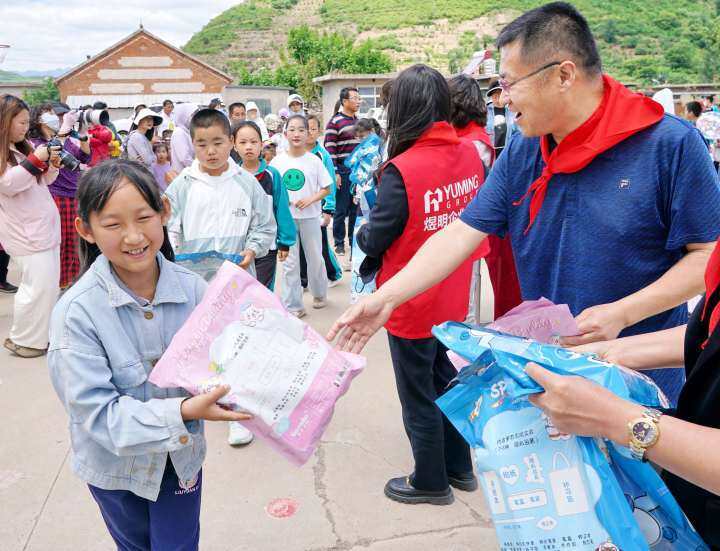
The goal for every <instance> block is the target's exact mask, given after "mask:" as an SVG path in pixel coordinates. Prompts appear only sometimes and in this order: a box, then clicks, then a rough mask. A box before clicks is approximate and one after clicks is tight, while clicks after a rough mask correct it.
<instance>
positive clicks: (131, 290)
mask: <svg viewBox="0 0 720 551" xmlns="http://www.w3.org/2000/svg"><path fill="white" fill-rule="evenodd" d="M169 212H170V208H169V204H168V202H167V200H166V199H161V198H160V194H159V191H158V189H157V186H156V184H155V182H154V180H153V176H152V174H151V173H150V172H149V171H148V170H146V169H145V168H144V167H142V166H141V165H140V164H139V163H136V162H133V161H127V160H117V161H112V162H106V163H102V164H101V165H98V166H97V167H95V168H93V169H91V170H90V171H88V172H87V173H85V174H84V175H83V176H82V178H81V180H80V185H79V188H78V215H79V216H78V218H77V219H76V220H75V227H76V229H77V231H78V233H79V234H80V236H81V238H82V240H81V242H80V257H81V262H82V271H83V275H82V276H81V278H80V279H79V280H78V282H77V283H76V284H75V285H73V287H71V288H70V290H68V291H67V292H66V293H65V295H63V297H62V299H61V300H60V301H59V302H58V304H57V306H56V307H55V309H54V311H53V315H52V321H51V327H50V350H49V355H48V365H49V368H50V376H51V379H52V383H53V385H54V387H55V391H56V392H57V394H58V396H59V397H60V400H61V401H62V403H63V405H64V406H65V409H66V410H67V412H68V414H69V417H70V433H71V440H72V450H73V458H72V469H73V471H74V472H75V473H76V474H77V475H78V476H79V477H80V478H81V479H82V480H84V481H85V482H86V483H87V484H88V487H89V490H90V493H91V494H92V496H93V498H94V499H95V501H96V502H97V504H98V506H99V507H100V511H101V513H102V516H103V519H104V520H105V523H106V525H107V528H108V530H109V532H110V535H111V536H112V537H113V539H114V540H115V543H116V544H117V547H118V549H123V550H125V549H133V550H148V551H149V550H150V549H177V550H194V549H197V548H198V540H199V534H200V525H199V517H200V494H201V486H202V473H201V466H202V462H203V459H204V458H205V448H206V445H205V438H204V436H203V425H202V423H201V422H200V420H202V419H206V420H212V421H218V420H224V421H236V420H240V419H247V418H248V416H247V415H245V414H242V413H235V412H231V411H228V410H225V409H222V408H220V406H218V405H217V404H216V402H217V400H218V399H220V398H221V397H222V396H223V395H225V394H226V393H227V391H228V390H229V388H227V387H218V388H216V389H214V390H213V391H211V392H209V393H207V394H202V395H198V396H195V397H192V398H190V397H188V394H187V393H186V392H185V391H184V390H182V389H179V388H170V389H165V388H159V387H156V386H155V385H153V384H151V383H150V382H148V375H149V373H150V372H151V371H152V369H153V366H154V365H155V363H156V362H157V360H158V359H159V358H160V356H161V355H162V354H163V352H164V351H165V350H166V349H167V347H168V346H169V344H170V341H171V340H172V338H173V335H174V334H175V333H176V332H177V330H178V329H179V328H180V327H181V326H182V325H183V323H184V322H185V320H187V318H188V317H189V316H190V313H191V312H192V311H193V309H194V308H195V306H196V305H197V304H198V303H199V302H200V300H201V298H202V295H203V293H204V291H205V288H206V284H205V282H204V281H203V280H202V278H200V277H199V276H197V275H195V274H194V273H192V272H190V271H188V270H186V269H184V268H182V267H180V266H178V265H176V264H174V263H173V262H171V259H172V249H171V247H170V243H169V240H168V235H167V230H166V229H165V227H164V224H165V223H166V221H167V218H168V216H169Z"/></svg>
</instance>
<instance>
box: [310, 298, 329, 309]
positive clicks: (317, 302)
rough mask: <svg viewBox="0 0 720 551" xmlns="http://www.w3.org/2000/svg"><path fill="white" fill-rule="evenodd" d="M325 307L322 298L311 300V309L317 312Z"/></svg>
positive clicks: (325, 304) (325, 303)
mask: <svg viewBox="0 0 720 551" xmlns="http://www.w3.org/2000/svg"><path fill="white" fill-rule="evenodd" d="M326 306H327V300H325V299H324V298H318V297H315V298H313V308H315V309H317V310H319V309H320V308H325V307H326Z"/></svg>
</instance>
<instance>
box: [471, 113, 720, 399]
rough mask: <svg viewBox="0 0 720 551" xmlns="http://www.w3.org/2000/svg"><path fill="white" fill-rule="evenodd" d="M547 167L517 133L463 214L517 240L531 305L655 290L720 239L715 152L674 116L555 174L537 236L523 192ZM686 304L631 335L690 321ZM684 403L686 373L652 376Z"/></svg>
mask: <svg viewBox="0 0 720 551" xmlns="http://www.w3.org/2000/svg"><path fill="white" fill-rule="evenodd" d="M542 168H543V161H542V155H541V153H540V139H539V138H525V137H523V136H522V135H516V136H514V137H513V139H512V140H511V142H510V143H509V144H508V146H507V147H506V148H505V151H503V153H502V154H501V155H500V157H499V158H498V160H497V161H496V162H495V165H494V166H493V169H492V172H491V173H490V175H489V177H488V180H487V182H485V184H484V185H483V186H482V187H481V188H480V190H479V191H478V194H477V196H476V197H475V199H474V200H473V201H472V203H470V204H469V205H468V206H467V208H466V209H465V211H464V212H463V213H462V215H461V219H462V220H463V221H464V222H465V223H466V224H468V225H469V226H471V227H473V228H475V229H477V230H479V231H482V232H485V233H489V234H495V235H499V236H504V235H505V234H508V233H509V234H510V239H511V241H512V247H513V253H514V254H515V262H516V264H517V272H518V277H519V280H520V287H521V290H522V296H523V299H524V300H533V299H537V298H540V297H541V296H544V297H547V298H549V299H550V300H552V301H554V302H556V303H565V304H568V305H569V306H570V310H571V311H572V313H573V314H574V315H578V314H579V313H580V312H582V311H583V310H584V309H585V308H588V307H590V306H595V305H598V304H606V303H610V302H614V301H616V300H619V299H621V298H623V297H626V296H628V295H631V294H633V293H635V292H636V291H638V290H640V289H642V288H644V287H647V286H648V285H650V284H651V283H653V282H654V281H656V280H657V279H659V278H660V277H661V276H662V275H663V274H664V273H665V272H667V271H668V269H670V268H671V267H672V266H673V265H674V264H676V263H677V262H678V261H679V260H680V258H681V257H682V256H683V254H684V247H685V245H687V244H689V243H708V242H712V241H714V240H716V239H717V237H718V235H720V187H719V186H720V184H719V182H718V175H717V172H715V170H714V167H713V164H712V160H711V159H710V155H709V154H708V149H707V146H706V145H705V142H704V141H703V138H702V136H701V135H700V133H699V132H698V131H697V130H696V129H695V128H694V127H693V126H692V125H690V124H689V123H688V122H686V121H683V120H681V119H679V118H677V117H674V116H671V115H665V117H664V118H663V119H662V120H661V121H660V122H659V123H657V124H655V125H654V126H652V127H650V128H648V129H646V130H643V131H642V132H639V133H637V134H634V135H633V136H631V137H629V138H627V139H626V140H624V141H623V142H621V143H619V144H618V145H616V146H615V147H613V148H612V149H610V150H608V151H606V152H605V153H602V154H600V155H598V156H597V157H596V158H595V159H594V160H593V161H592V162H591V163H590V164H589V165H588V166H587V167H585V168H584V169H583V170H581V171H579V172H576V173H574V174H556V175H555V176H553V178H552V180H550V184H549V185H548V188H547V195H546V196H545V201H544V203H543V205H542V208H541V209H540V212H539V213H538V215H537V218H536V219H535V223H534V224H533V226H532V228H531V229H530V231H529V232H528V233H527V234H525V233H524V232H525V228H526V227H527V225H528V221H529V207H530V198H528V199H526V200H525V201H524V202H523V203H522V204H521V205H519V206H513V202H514V201H516V200H517V199H519V198H520V197H522V196H523V194H524V193H525V192H526V190H527V189H528V187H529V186H530V184H531V183H532V182H533V181H534V180H535V179H536V178H538V177H539V176H540V173H541V171H542ZM687 318H688V312H687V308H686V307H685V305H681V306H678V307H677V308H675V309H673V310H669V311H667V312H663V313H661V314H659V315H657V316H653V317H651V318H649V319H646V320H644V321H642V322H640V323H638V324H636V325H633V326H632V327H628V328H627V329H625V330H624V331H623V332H622V333H621V334H620V335H621V336H627V335H634V334H639V333H649V332H651V331H658V330H660V329H667V328H670V327H675V326H678V325H682V324H684V323H686V322H687ZM646 373H647V374H649V375H650V376H651V377H652V378H653V379H654V380H655V381H656V382H657V383H658V384H659V385H660V386H661V387H662V388H663V390H664V391H665V392H666V394H667V395H668V398H670V399H671V401H672V402H673V403H675V402H676V400H677V396H678V394H679V392H680V389H681V387H682V383H683V372H682V370H679V369H671V370H657V371H650V372H646Z"/></svg>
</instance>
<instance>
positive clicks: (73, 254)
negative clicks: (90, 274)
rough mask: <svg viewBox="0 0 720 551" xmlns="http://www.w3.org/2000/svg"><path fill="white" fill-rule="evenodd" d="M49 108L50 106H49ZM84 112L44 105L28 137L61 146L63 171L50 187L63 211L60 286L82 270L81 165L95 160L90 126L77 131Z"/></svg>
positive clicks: (35, 114) (37, 142) (36, 112)
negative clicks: (79, 248) (77, 226)
mask: <svg viewBox="0 0 720 551" xmlns="http://www.w3.org/2000/svg"><path fill="white" fill-rule="evenodd" d="M48 108H49V109H48ZM79 118H80V113H79V112H78V111H71V110H70V108H69V107H68V106H67V105H65V104H61V103H56V104H55V105H50V104H43V105H40V106H37V107H33V108H32V109H31V111H30V131H29V133H28V136H29V138H30V141H31V142H32V144H33V145H34V146H38V145H47V144H50V145H53V144H56V145H58V146H61V149H60V152H59V155H60V161H61V167H60V173H59V174H58V177H57V178H56V179H55V181H54V182H53V183H52V184H51V185H50V187H49V190H50V194H51V195H52V197H53V199H54V200H55V204H56V205H57V209H58V212H59V213H60V280H59V283H60V288H61V289H67V288H68V287H69V286H70V285H72V284H73V282H74V281H75V279H76V278H77V276H78V273H79V270H80V259H79V257H78V252H77V237H76V233H75V226H74V224H75V217H76V216H77V200H76V199H75V193H76V192H77V186H78V180H79V179H80V166H81V164H89V163H90V160H91V151H90V145H89V141H88V136H87V125H85V124H81V125H80V130H79V133H78V132H76V131H75V130H74V128H75V125H76V124H77V123H78V120H79Z"/></svg>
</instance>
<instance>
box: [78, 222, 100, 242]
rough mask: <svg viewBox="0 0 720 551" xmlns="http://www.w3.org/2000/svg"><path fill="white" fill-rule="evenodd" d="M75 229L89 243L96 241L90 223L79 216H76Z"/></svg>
mask: <svg viewBox="0 0 720 551" xmlns="http://www.w3.org/2000/svg"><path fill="white" fill-rule="evenodd" d="M75 231H76V232H78V235H79V236H80V237H82V238H83V239H84V240H85V241H87V242H88V243H93V244H94V243H95V237H94V236H93V233H92V229H90V225H89V224H86V223H85V222H83V220H82V218H80V217H79V216H78V217H77V218H75Z"/></svg>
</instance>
